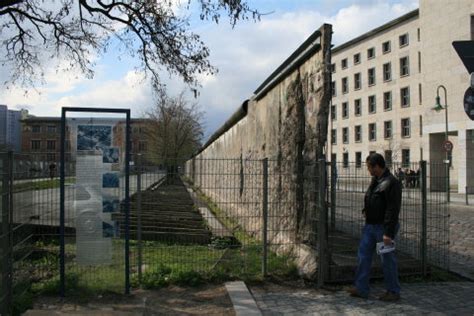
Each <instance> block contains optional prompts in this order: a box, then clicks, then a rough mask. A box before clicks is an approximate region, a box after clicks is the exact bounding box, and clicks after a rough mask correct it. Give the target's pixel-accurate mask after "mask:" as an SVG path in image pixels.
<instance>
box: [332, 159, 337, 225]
mask: <svg viewBox="0 0 474 316" xmlns="http://www.w3.org/2000/svg"><path fill="white" fill-rule="evenodd" d="M336 181H337V179H336V161H331V229H336Z"/></svg>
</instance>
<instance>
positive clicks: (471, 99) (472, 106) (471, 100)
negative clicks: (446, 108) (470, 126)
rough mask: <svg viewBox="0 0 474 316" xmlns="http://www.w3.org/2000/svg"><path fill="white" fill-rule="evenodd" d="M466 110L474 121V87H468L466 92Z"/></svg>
mask: <svg viewBox="0 0 474 316" xmlns="http://www.w3.org/2000/svg"><path fill="white" fill-rule="evenodd" d="M464 112H466V114H467V116H469V118H470V119H471V120H473V121H474V89H473V88H467V90H466V92H465V93H464Z"/></svg>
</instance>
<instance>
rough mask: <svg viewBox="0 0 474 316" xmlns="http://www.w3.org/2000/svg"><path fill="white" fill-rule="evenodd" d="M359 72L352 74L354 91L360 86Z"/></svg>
mask: <svg viewBox="0 0 474 316" xmlns="http://www.w3.org/2000/svg"><path fill="white" fill-rule="evenodd" d="M360 78H361V77H360V72H359V73H356V74H354V90H359V89H360V88H361V86H362V81H361V79H360Z"/></svg>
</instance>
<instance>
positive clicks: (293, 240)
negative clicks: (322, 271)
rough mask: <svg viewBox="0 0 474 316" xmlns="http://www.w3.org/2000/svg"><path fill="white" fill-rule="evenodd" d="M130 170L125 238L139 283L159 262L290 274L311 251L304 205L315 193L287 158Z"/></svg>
mask: <svg viewBox="0 0 474 316" xmlns="http://www.w3.org/2000/svg"><path fill="white" fill-rule="evenodd" d="M134 165H135V169H134V170H133V172H138V171H139V174H140V177H139V178H140V179H141V191H139V192H140V194H138V193H137V194H134V195H133V196H132V198H131V199H132V204H131V205H132V209H131V222H130V224H131V235H130V236H131V238H132V239H136V240H137V244H136V247H137V248H136V249H137V251H136V252H135V254H136V256H135V258H133V259H132V261H133V262H134V264H135V266H136V267H137V273H138V274H139V278H140V279H141V278H142V273H144V274H146V273H147V272H146V270H149V271H153V269H154V268H163V265H164V266H167V267H170V269H171V270H173V271H175V272H176V273H182V272H183V271H184V272H186V271H197V272H202V273H206V274H211V275H214V274H226V275H228V276H236V277H238V276H240V277H246V278H248V277H250V278H255V277H261V276H262V275H265V274H267V273H268V274H270V273H271V274H288V273H290V272H291V273H294V272H295V269H296V265H297V264H298V263H297V261H298V260H304V259H302V258H303V254H305V253H310V252H313V250H312V249H311V243H310V238H311V221H310V219H311V218H312V216H311V214H310V211H314V208H313V206H314V203H310V202H306V203H305V202H304V201H305V198H306V199H307V198H310V199H311V198H312V197H313V196H314V194H312V195H311V194H310V190H313V189H314V184H313V183H314V181H313V179H312V177H313V176H311V175H310V173H308V174H307V175H306V176H305V175H303V174H301V175H300V178H298V177H296V176H295V174H294V170H295V168H296V167H297V166H296V164H295V162H293V161H284V160H277V159H275V160H271V159H265V160H261V159H240V158H239V159H193V160H189V161H186V160H173V159H163V158H161V157H150V156H149V155H148V156H143V157H141V160H139V159H134ZM298 181H300V182H301V185H300V186H299V187H298V185H297V182H298ZM305 187H306V191H305ZM298 194H301V197H300V199H299V201H301V203H299V204H298V202H297V201H298V199H297V197H298ZM305 195H306V196H305ZM118 216H120V215H118ZM145 267H146V268H145Z"/></svg>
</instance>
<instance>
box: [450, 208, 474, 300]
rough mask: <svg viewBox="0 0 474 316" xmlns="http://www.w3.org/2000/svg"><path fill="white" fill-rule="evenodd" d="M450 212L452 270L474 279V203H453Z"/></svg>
mask: <svg viewBox="0 0 474 316" xmlns="http://www.w3.org/2000/svg"><path fill="white" fill-rule="evenodd" d="M450 214H451V216H450V218H449V230H450V245H449V260H450V270H452V271H454V272H456V273H458V274H460V275H462V276H464V277H467V278H469V279H471V280H474V205H469V206H464V205H451V206H450ZM473 297H474V294H473Z"/></svg>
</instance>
